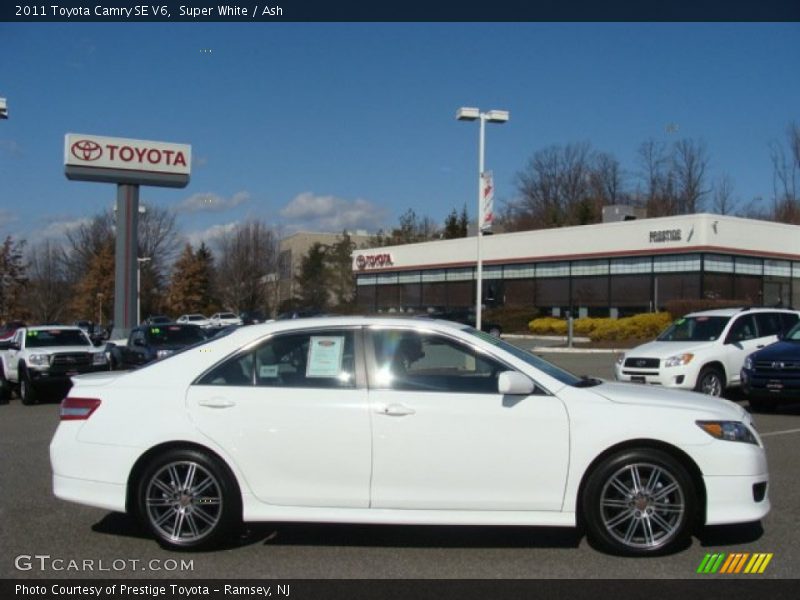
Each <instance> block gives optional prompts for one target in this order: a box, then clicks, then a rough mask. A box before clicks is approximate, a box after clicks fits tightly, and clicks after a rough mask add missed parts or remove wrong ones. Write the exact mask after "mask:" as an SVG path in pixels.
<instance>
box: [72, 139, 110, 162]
mask: <svg viewBox="0 0 800 600" xmlns="http://www.w3.org/2000/svg"><path fill="white" fill-rule="evenodd" d="M102 155H103V149H102V148H101V147H100V144H98V143H97V142H93V141H92V140H78V141H77V142H75V143H74V144H72V156H74V157H75V158H77V159H78V160H85V161H89V162H90V161H95V160H97V159H98V158H100V157H101V156H102Z"/></svg>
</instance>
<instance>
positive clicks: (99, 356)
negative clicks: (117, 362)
mask: <svg viewBox="0 0 800 600" xmlns="http://www.w3.org/2000/svg"><path fill="white" fill-rule="evenodd" d="M107 363H108V360H107V359H106V354H105V352H95V353H94V354H92V364H93V365H94V366H98V365H105V364H107Z"/></svg>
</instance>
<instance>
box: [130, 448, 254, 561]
mask: <svg viewBox="0 0 800 600" xmlns="http://www.w3.org/2000/svg"><path fill="white" fill-rule="evenodd" d="M136 498H137V511H138V513H139V517H140V519H141V520H142V521H143V523H144V524H145V525H146V526H147V528H148V529H149V530H150V531H151V532H152V533H153V535H154V536H155V537H156V538H157V539H158V541H159V542H160V543H161V544H163V545H164V546H168V547H170V548H174V549H184V550H186V549H199V548H208V547H211V546H214V545H216V544H218V543H219V542H220V541H221V540H222V539H223V537H224V536H225V535H226V534H227V533H228V532H229V531H230V530H231V528H232V527H233V525H234V524H235V523H236V522H237V520H238V519H239V518H240V515H241V509H240V503H241V501H240V496H239V492H238V489H237V487H236V484H235V483H234V481H233V479H232V476H231V475H230V474H229V472H228V470H227V469H226V468H225V467H224V466H222V465H221V464H220V463H219V461H218V460H217V459H216V458H214V457H212V456H210V455H207V454H205V453H204V452H200V451H197V450H180V449H177V450H170V451H168V452H166V453H164V454H162V455H160V456H158V457H156V458H155V459H154V460H152V461H151V462H150V463H149V464H148V466H147V468H146V469H145V470H144V472H143V474H142V476H141V478H140V479H139V482H138V486H137V494H136Z"/></svg>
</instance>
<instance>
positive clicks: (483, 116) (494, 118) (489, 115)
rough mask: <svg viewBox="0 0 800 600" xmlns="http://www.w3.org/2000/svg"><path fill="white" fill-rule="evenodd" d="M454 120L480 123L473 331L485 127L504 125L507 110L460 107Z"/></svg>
mask: <svg viewBox="0 0 800 600" xmlns="http://www.w3.org/2000/svg"><path fill="white" fill-rule="evenodd" d="M456 119H458V120H459V121H480V130H479V134H478V213H477V217H476V220H475V221H476V223H477V234H476V237H477V238H478V241H477V258H476V263H477V269H476V273H475V279H476V280H477V281H476V284H475V287H476V292H475V329H477V330H478V331H480V329H481V308H482V307H481V305H482V304H483V298H482V296H483V260H482V258H481V237H482V236H483V230H482V227H481V226H482V225H483V171H484V169H483V155H484V139H485V133H484V129H485V125H486V122H487V121H488V122H489V123H505V122H506V121H508V111H507V110H489V111H487V112H481V111H480V109H477V108H466V107H462V108H459V109H458V111H456Z"/></svg>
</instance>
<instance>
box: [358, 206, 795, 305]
mask: <svg viewBox="0 0 800 600" xmlns="http://www.w3.org/2000/svg"><path fill="white" fill-rule="evenodd" d="M481 257H482V262H483V277H482V280H483V292H482V294H483V301H484V304H485V305H486V306H509V307H530V308H534V307H535V308H537V309H538V310H539V311H540V313H541V314H552V315H554V316H564V315H565V313H566V311H568V310H571V311H573V314H575V315H576V316H612V317H614V316H626V315H630V314H634V313H638V312H643V311H648V310H652V309H654V308H663V307H664V306H665V304H666V303H667V302H669V301H670V300H673V299H677V298H697V299H699V298H715V299H733V300H738V301H741V302H742V303H743V304H747V305H752V306H758V305H778V304H781V305H784V306H792V305H796V306H800V227H798V226H796V225H784V224H781V223H772V222H769V221H756V220H751V219H742V218H738V217H729V216H723V215H714V214H694V215H682V216H676V217H662V218H655V219H638V220H631V221H620V222H614V223H601V224H596V225H582V226H577V227H563V228H559V229H545V230H536V231H522V232H516V233H505V234H497V235H490V236H484V237H483V238H482V240H481ZM476 264H477V243H476V238H475V237H468V238H461V239H455V240H439V241H433V242H424V243H420V244H408V245H403V246H390V247H383V248H372V249H358V250H355V251H354V253H353V270H354V272H355V275H356V295H357V301H358V305H359V306H360V307H361V308H362V309H363V310H364V311H368V312H386V311H400V310H402V311H414V312H419V311H425V310H427V309H429V308H444V307H466V306H472V305H474V302H475V291H476V290H475V279H476Z"/></svg>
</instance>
